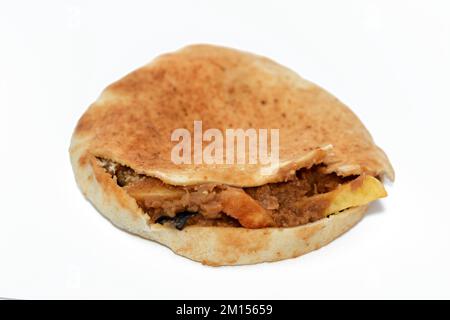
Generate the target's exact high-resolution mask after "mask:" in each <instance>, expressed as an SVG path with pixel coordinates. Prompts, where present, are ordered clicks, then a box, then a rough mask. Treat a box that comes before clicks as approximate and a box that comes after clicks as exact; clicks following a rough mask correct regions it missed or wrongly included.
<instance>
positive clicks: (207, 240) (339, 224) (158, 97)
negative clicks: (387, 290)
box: [70, 45, 394, 265]
mask: <svg viewBox="0 0 450 320" xmlns="http://www.w3.org/2000/svg"><path fill="white" fill-rule="evenodd" d="M195 120H202V121H203V130H204V131H205V130H206V129H208V128H218V129H220V130H224V129H226V128H243V129H246V128H267V129H271V128H276V129H280V162H279V165H278V167H276V168H269V169H270V170H269V171H268V170H267V169H268V168H267V167H264V166H263V165H254V164H253V165H239V166H238V165H215V166H211V165H205V164H194V163H193V164H183V165H176V164H174V163H173V162H172V161H171V160H170V154H171V148H172V147H173V145H174V144H173V142H172V141H171V140H170V136H171V133H172V132H173V130H175V129H177V128H186V129H188V130H192V126H193V121H195ZM70 154H71V161H72V165H73V169H74V172H75V177H76V179H77V182H78V185H79V187H80V189H81V190H82V191H83V193H84V194H85V196H86V197H87V198H88V199H89V200H90V201H91V202H92V203H93V204H94V205H95V206H96V207H97V208H98V210H99V211H100V212H101V213H102V214H104V215H105V216H106V217H107V218H108V219H110V220H111V221H112V222H113V223H114V224H115V225H117V226H118V227H120V228H122V229H125V230H127V231H129V232H132V233H134V234H138V235H140V236H142V237H144V238H148V239H151V240H155V241H158V242H160V243H162V244H164V245H167V246H168V247H170V248H171V249H172V250H174V252H176V253H178V254H181V255H183V256H186V257H189V258H191V259H194V260H197V261H201V262H203V263H205V264H210V265H234V264H249V263H258V262H262V261H275V260H280V259H286V258H290V257H295V256H299V255H301V254H304V253H306V252H309V251H311V250H313V249H316V248H318V247H320V246H323V245H325V244H326V243H328V242H330V241H331V240H333V239H334V238H336V237H337V236H339V235H340V234H342V233H343V232H345V231H346V230H347V229H349V228H350V227H351V226H352V225H354V224H355V223H356V222H357V221H358V220H359V219H360V218H361V217H362V216H363V213H364V211H365V207H359V208H353V209H349V210H346V211H344V212H341V213H339V214H336V215H332V216H330V217H329V218H325V219H322V220H319V221H317V222H315V223H312V224H307V225H303V226H299V227H294V228H264V229H254V230H250V229H245V228H232V227H200V226H188V227H186V228H185V229H184V230H182V231H179V230H176V229H173V228H171V227H169V226H165V225H164V226H163V225H155V224H150V223H149V219H148V216H147V215H146V214H145V213H144V212H143V211H142V209H141V208H140V207H139V206H138V205H137V203H136V201H135V200H134V199H133V198H131V197H130V196H129V195H128V194H127V193H126V192H125V191H124V190H123V189H122V188H120V187H119V186H118V185H117V184H116V182H115V181H114V180H113V179H111V176H110V175H109V174H107V173H106V172H105V171H104V169H103V168H101V167H100V166H99V163H98V161H97V159H96V158H97V157H101V158H106V159H111V160H113V161H115V162H118V163H120V164H123V165H127V166H129V167H131V168H133V169H134V170H135V171H136V172H138V173H141V174H145V175H148V176H152V177H156V178H159V179H161V180H162V181H164V182H166V183H168V184H172V185H194V184H200V183H209V182H215V183H222V184H228V185H234V186H239V187H249V186H259V185H263V184H266V183H269V182H278V181H282V180H283V179H284V178H285V175H286V172H294V171H295V170H297V169H300V168H303V167H309V166H311V165H313V164H317V163H321V164H323V165H325V166H326V168H327V171H328V172H336V173H337V174H339V175H342V176H347V175H354V174H363V173H366V174H370V175H373V176H376V177H380V178H382V177H384V176H387V177H388V178H390V179H391V180H393V179H394V171H393V169H392V166H391V165H390V163H389V160H388V159H387V157H386V155H385V154H384V152H383V151H382V150H381V149H380V148H378V147H377V146H376V145H375V144H374V142H373V140H372V138H371V136H370V134H369V133H368V131H367V130H366V129H365V127H364V126H363V124H362V123H361V122H360V120H359V119H358V118H357V117H356V116H355V115H354V114H353V113H352V112H351V111H350V110H349V109H348V108H347V107H346V106H345V105H344V104H342V103H341V102H340V101H339V100H337V99H336V98H335V97H333V96H332V95H331V94H329V93H327V92H326V91H325V90H323V89H322V88H320V87H318V86H317V85H315V84H313V83H311V82H309V81H306V80H304V79H302V78H301V77H299V76H298V75H297V74H295V73H294V72H293V71H291V70H289V69H287V68H285V67H283V66H281V65H279V64H277V63H275V62H273V61H272V60H269V59H267V58H264V57H261V56H257V55H254V54H250V53H246V52H242V51H238V50H234V49H229V48H223V47H217V46H210V45H194V46H189V47H186V48H183V49H181V50H179V51H176V52H174V53H169V54H165V55H162V56H160V57H158V58H157V59H155V60H154V61H153V62H151V63H149V64H148V65H145V66H143V67H142V68H139V69H138V70H136V71H134V72H132V73H130V74H129V75H127V76H125V77H124V78H123V79H121V80H119V81H117V82H115V83H113V84H112V85H110V86H109V87H107V88H106V89H105V90H104V91H103V93H102V94H101V96H100V97H99V99H98V100H97V101H96V102H95V103H93V104H92V105H91V106H90V108H89V109H88V110H87V111H86V113H85V114H84V115H83V116H82V117H81V119H80V121H79V122H78V125H77V127H76V129H75V132H74V135H73V137H72V142H71V147H70ZM263 172H264V174H263ZM267 172H269V174H268V173H267Z"/></svg>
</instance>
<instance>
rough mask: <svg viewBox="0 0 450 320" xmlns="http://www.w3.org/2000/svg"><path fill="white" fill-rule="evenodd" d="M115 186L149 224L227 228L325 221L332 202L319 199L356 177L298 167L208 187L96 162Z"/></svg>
mask: <svg viewBox="0 0 450 320" xmlns="http://www.w3.org/2000/svg"><path fill="white" fill-rule="evenodd" d="M98 160H99V161H100V164H101V166H102V167H103V168H104V169H105V170H106V171H107V172H108V173H109V174H110V175H111V176H112V178H113V179H115V180H116V182H117V184H118V185H119V186H120V187H122V188H123V189H125V191H126V192H127V193H128V194H129V195H130V196H132V197H133V198H134V199H136V202H137V203H138V205H139V206H140V207H141V208H142V209H143V211H144V212H145V213H147V214H148V216H149V217H150V222H151V223H161V224H165V223H171V224H173V226H174V227H176V228H177V229H180V230H181V229H183V228H184V227H185V226H188V225H199V226H223V227H245V228H262V227H294V226H299V225H303V224H306V223H310V222H314V221H316V220H319V219H322V218H324V212H325V209H326V208H327V207H328V206H329V204H330V201H331V200H332V199H327V198H326V197H321V196H318V195H320V194H324V193H328V192H330V191H333V190H335V189H336V188H337V187H338V186H339V185H341V184H344V183H347V182H350V181H352V180H354V179H356V178H357V177H358V176H348V177H340V176H338V175H336V174H334V173H324V166H322V165H315V166H312V167H311V168H304V169H300V170H298V171H297V172H296V174H295V175H293V176H292V177H290V178H289V179H288V181H285V182H279V183H268V184H265V185H262V186H258V187H249V188H236V187H230V186H227V185H221V184H214V183H207V184H201V185H196V186H171V185H168V184H165V183H164V182H162V181H161V180H159V179H156V178H152V177H148V176H146V175H142V174H138V173H136V172H135V171H134V170H133V169H131V168H129V167H127V166H123V165H121V164H118V163H116V162H113V161H111V160H105V159H102V158H98Z"/></svg>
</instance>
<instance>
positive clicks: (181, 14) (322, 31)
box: [0, 0, 450, 299]
mask: <svg viewBox="0 0 450 320" xmlns="http://www.w3.org/2000/svg"><path fill="white" fill-rule="evenodd" d="M198 42H206V43H214V44H221V45H226V46H231V47H236V48H240V49H244V50H248V51H253V52H255V53H259V54H263V55H266V56H269V57H271V58H273V59H275V60H277V61H278V62H280V63H282V64H284V65H287V66H289V67H290V68H292V69H294V70H295V71H297V72H298V73H300V74H301V75H302V76H304V77H305V78H307V79H310V80H312V81H314V82H316V83H318V84H319V85H321V86H323V87H325V88H326V89H328V90H329V91H331V92H332V93H333V94H335V95H336V96H337V97H339V98H340V99H341V100H342V101H344V102H345V103H346V104H348V105H349V106H350V107H351V108H352V109H353V110H354V111H355V112H356V113H357V114H358V115H359V116H360V118H361V119H362V120H363V122H364V123H365V124H366V126H367V127H368V128H369V130H370V131H371V133H372V134H373V136H374V138H375V140H376V142H377V143H378V144H379V145H380V146H381V147H382V148H383V149H384V150H385V151H386V153H387V154H388V155H389V157H390V159H391V161H392V163H393V165H394V168H395V170H396V173H397V181H396V182H395V183H394V184H393V185H391V186H390V187H389V189H388V191H389V194H390V195H389V197H388V198H387V199H383V200H382V201H379V202H377V203H375V204H374V205H373V206H372V208H371V209H370V211H369V214H368V215H367V216H366V218H365V219H363V221H362V222H361V223H359V224H358V225H357V226H356V227H355V228H353V229H352V230H351V231H350V232H348V233H347V234H345V235H344V236H342V237H341V238H339V239H338V240H336V241H335V242H333V243H332V244H330V245H328V246H326V247H324V248H322V249H320V250H318V251H316V252H313V253H311V254H308V255H306V256H303V257H301V258H297V259H292V260H288V261H283V262H278V263H269V264H267V263H266V264H260V265H255V266H244V267H222V268H211V267H205V266H202V265H201V264H198V263H195V262H192V261H190V260H187V259H185V258H181V257H179V256H176V255H174V254H173V253H172V252H171V251H170V250H169V249H167V248H165V247H163V246H160V245H158V244H156V243H153V242H150V241H146V240H143V239H140V238H138V237H135V236H132V235H129V234H127V233H125V232H122V231H120V230H118V229H116V228H115V227H113V226H112V225H111V224H110V223H109V222H108V221H107V220H105V219H104V218H103V217H102V216H101V215H100V214H99V213H98V212H97V211H96V210H95V209H94V208H93V207H92V206H91V205H90V204H89V203H88V202H87V201H85V200H84V199H83V197H82V195H81V193H80V192H79V190H78V188H77V187H76V184H75V181H74V178H73V175H72V171H71V166H70V163H69V156H68V147H69V141H70V137H71V134H72V130H73V128H74V126H75V124H76V121H77V120H78V118H79V117H80V116H81V115H82V113H83V112H84V111H85V109H86V108H87V107H88V105H89V104H90V103H91V102H93V101H94V100H95V99H96V97H97V96H98V95H99V93H100V92H101V90H102V89H103V88H104V87H105V86H106V85H108V84H109V83H111V82H112V81H114V80H116V79H118V78H120V77H121V76H123V75H125V74H126V73H128V72H129V71H131V70H133V69H135V68H137V67H139V66H141V65H143V64H145V63H147V62H148V61H149V60H151V59H152V58H153V57H155V56H156V55H158V54H160V53H163V52H167V51H172V50H175V49H178V48H180V47H182V46H184V45H187V44H190V43H198ZM449 93H450V5H449V2H448V1H441V2H437V1H421V2H418V1H373V2H371V1H327V2H324V1H308V2H303V3H302V2H300V1H279V0H278V1H271V2H268V1H229V0H228V1H220V2H219V1H177V2H174V1H160V2H156V1H155V2H152V1H147V2H134V1H124V2H121V3H116V2H112V1H95V3H94V1H75V0H73V1H29V2H22V1H2V2H1V4H0V143H1V144H0V146H1V148H0V172H1V176H0V177H1V181H0V199H1V205H0V296H2V297H11V298H12V297H14V298H182V299H184V298H192V299H197V298H236V299H239V298H254V299H259V298H450V272H449V270H450V257H449V255H450V209H449V207H450V205H449V200H450V194H449V192H450V190H449V189H450V183H449V180H450V179H449V178H450V177H449V164H450V157H449V151H448V147H449V143H448V138H449V136H450V130H449V127H450V122H449V115H450V113H449V111H448V110H449V108H450V95H449Z"/></svg>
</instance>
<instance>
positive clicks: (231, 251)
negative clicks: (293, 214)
mask: <svg viewBox="0 0 450 320" xmlns="http://www.w3.org/2000/svg"><path fill="white" fill-rule="evenodd" d="M243 230H246V229H243ZM247 230H248V229H247ZM248 231H250V230H248ZM249 234H251V233H248V234H247V233H246V232H245V233H241V232H235V231H234V230H233V229H231V228H230V230H224V231H223V232H221V233H220V234H219V236H218V239H217V241H218V245H217V248H218V250H219V251H220V254H221V255H222V256H223V257H224V258H225V257H226V258H227V259H230V260H233V259H237V257H238V256H239V254H240V253H244V254H249V253H252V252H258V251H261V250H263V249H265V248H266V247H267V246H268V243H269V237H270V233H269V232H267V231H266V230H264V231H262V232H261V233H259V235H253V236H248V235H249Z"/></svg>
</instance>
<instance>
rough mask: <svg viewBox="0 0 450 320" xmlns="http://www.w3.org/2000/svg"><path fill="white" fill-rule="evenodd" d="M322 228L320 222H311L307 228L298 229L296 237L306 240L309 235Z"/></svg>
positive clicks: (309, 237)
mask: <svg viewBox="0 0 450 320" xmlns="http://www.w3.org/2000/svg"><path fill="white" fill-rule="evenodd" d="M322 229H323V225H322V224H311V225H309V227H308V228H305V229H300V230H299V231H298V232H297V237H299V238H300V239H302V240H303V241H306V242H308V241H309V240H310V239H311V237H313V236H314V235H315V234H316V233H317V232H319V231H320V230H322Z"/></svg>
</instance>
